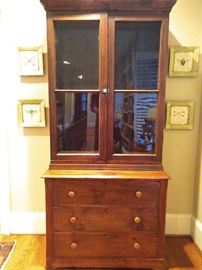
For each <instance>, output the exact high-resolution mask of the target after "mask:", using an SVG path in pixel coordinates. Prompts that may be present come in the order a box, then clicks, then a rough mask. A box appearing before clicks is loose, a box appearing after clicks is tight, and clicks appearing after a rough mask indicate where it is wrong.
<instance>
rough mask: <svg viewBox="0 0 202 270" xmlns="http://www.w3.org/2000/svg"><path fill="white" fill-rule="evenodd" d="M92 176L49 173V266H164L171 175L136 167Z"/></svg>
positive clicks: (160, 267)
mask: <svg viewBox="0 0 202 270" xmlns="http://www.w3.org/2000/svg"><path fill="white" fill-rule="evenodd" d="M69 172H70V171H69ZM87 175H88V174H87ZM87 175H86V171H84V173H83V175H82V174H81V173H79V176H78V175H77V174H76V173H75V175H74V177H73V176H72V173H69V174H68V171H65V172H63V173H61V172H60V173H59V171H58V174H57V173H56V171H54V173H52V174H51V171H49V173H48V175H47V174H46V175H45V176H44V178H45V181H46V209H47V218H46V220H47V269H50V270H51V269H60V268H65V267H66V268H72V267H75V268H82V267H85V268H91V267H92V268H93V267H95V268H150V269H155V270H157V269H159V270H160V269H164V264H165V259H164V227H165V205H166V189H167V180H168V176H167V175H166V174H165V173H163V172H150V173H149V172H141V173H140V172H138V173H136V172H134V171H131V174H128V173H127V176H126V175H125V174H124V172H121V171H116V173H114V172H113V171H110V172H108V175H107V177H106V175H105V173H104V171H100V172H98V171H95V175H94V176H93V174H92V173H91V176H87Z"/></svg>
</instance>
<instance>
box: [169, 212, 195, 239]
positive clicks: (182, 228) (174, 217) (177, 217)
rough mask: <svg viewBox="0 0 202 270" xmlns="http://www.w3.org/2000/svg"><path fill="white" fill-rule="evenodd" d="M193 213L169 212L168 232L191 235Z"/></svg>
mask: <svg viewBox="0 0 202 270" xmlns="http://www.w3.org/2000/svg"><path fill="white" fill-rule="evenodd" d="M191 220H192V215H188V214H167V215H166V234H171V235H172V234H173V235H191Z"/></svg>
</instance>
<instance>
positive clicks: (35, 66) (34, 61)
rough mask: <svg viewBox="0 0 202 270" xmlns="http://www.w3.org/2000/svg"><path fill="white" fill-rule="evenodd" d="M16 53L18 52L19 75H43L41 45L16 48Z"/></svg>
mask: <svg viewBox="0 0 202 270" xmlns="http://www.w3.org/2000/svg"><path fill="white" fill-rule="evenodd" d="M18 54H19V75H21V76H42V75H44V68H43V50H42V47H32V48H18Z"/></svg>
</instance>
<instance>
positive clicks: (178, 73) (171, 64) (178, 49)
mask: <svg viewBox="0 0 202 270" xmlns="http://www.w3.org/2000/svg"><path fill="white" fill-rule="evenodd" d="M176 52H193V65H192V70H191V71H190V72H181V71H174V63H175V53H176ZM198 67H199V47H182V46H172V47H170V62H169V76H170V77H195V76H197V74H198Z"/></svg>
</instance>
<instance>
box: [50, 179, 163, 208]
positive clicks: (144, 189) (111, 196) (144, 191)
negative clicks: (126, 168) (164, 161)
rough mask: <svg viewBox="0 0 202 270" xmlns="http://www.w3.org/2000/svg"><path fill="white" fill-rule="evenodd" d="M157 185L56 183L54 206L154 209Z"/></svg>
mask: <svg viewBox="0 0 202 270" xmlns="http://www.w3.org/2000/svg"><path fill="white" fill-rule="evenodd" d="M159 186H160V183H159V182H158V181H153V182H152V181H138V180H121V181H120V180H93V179H92V180H85V179H84V180H58V181H56V182H55V183H54V205H55V206H57V205H70V204H72V205H76V204H79V205H82V204H84V205H86V204H90V205H92V204H93V205H114V206H116V205H127V206H128V205H131V206H136V207H145V206H149V207H157V205H158V197H159Z"/></svg>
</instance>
